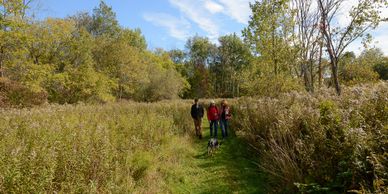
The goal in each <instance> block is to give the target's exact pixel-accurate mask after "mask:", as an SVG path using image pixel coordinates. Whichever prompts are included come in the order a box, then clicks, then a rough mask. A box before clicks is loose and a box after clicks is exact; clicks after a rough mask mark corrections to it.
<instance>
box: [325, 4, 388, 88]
mask: <svg viewBox="0 0 388 194" xmlns="http://www.w3.org/2000/svg"><path fill="white" fill-rule="evenodd" d="M346 2H347V1H346V0H318V7H319V9H320V11H321V17H322V23H321V24H320V30H321V32H322V34H323V36H324V38H325V44H326V48H327V52H328V55H329V58H330V65H331V71H332V79H333V82H334V85H335V89H336V91H337V94H338V95H340V94H341V86H340V83H339V79H338V66H339V62H340V60H341V56H342V54H343V52H344V51H345V49H346V48H347V47H348V46H349V45H350V44H351V43H352V42H354V41H355V40H357V39H358V38H361V37H364V38H368V37H370V35H369V34H367V31H368V30H370V29H374V28H376V27H377V26H378V25H379V23H380V22H381V21H383V20H384V18H382V17H381V14H380V8H382V7H384V6H385V7H387V6H388V2H387V1H385V0H358V1H357V4H356V5H355V6H353V7H352V8H351V10H350V12H349V17H350V22H349V23H348V24H347V26H345V27H339V26H335V25H334V23H335V18H336V17H337V16H338V14H339V10H340V8H341V6H343V5H344V4H345V3H346Z"/></svg>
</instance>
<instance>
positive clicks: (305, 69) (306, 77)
mask: <svg viewBox="0 0 388 194" xmlns="http://www.w3.org/2000/svg"><path fill="white" fill-rule="evenodd" d="M302 76H303V81H304V86H305V88H306V90H307V91H308V92H312V87H311V80H310V78H311V77H310V75H309V70H308V67H307V64H305V63H304V64H302Z"/></svg>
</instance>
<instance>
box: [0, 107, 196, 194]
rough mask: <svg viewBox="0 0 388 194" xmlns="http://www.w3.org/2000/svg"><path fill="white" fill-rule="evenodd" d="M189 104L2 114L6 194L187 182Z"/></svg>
mask: <svg viewBox="0 0 388 194" xmlns="http://www.w3.org/2000/svg"><path fill="white" fill-rule="evenodd" d="M188 112H189V104H187V103H184V102H178V101H176V102H162V103H158V104H139V103H118V104H109V105H98V106H95V105H77V106H56V105H50V106H47V107H40V108H33V109H10V110H1V111H0V139H1V141H0V193H45V192H47V193H54V192H60V193H85V192H87V193H89V192H92V193H94V192H98V193H108V192H112V193H166V192H171V189H170V187H169V185H171V184H173V183H174V182H179V181H181V180H183V179H184V167H183V166H182V164H181V160H184V159H186V157H189V154H190V152H191V151H192V150H191V149H192V148H191V143H190V141H191V139H190V138H189V136H190V135H191V134H190V133H191V132H190V130H189V129H188V128H187V127H188V126H191V120H190V117H188V116H187V115H188Z"/></svg>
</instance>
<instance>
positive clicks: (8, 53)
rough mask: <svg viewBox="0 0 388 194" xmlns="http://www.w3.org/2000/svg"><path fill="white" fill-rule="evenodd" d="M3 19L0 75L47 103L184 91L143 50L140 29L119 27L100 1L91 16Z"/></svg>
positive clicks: (158, 96)
mask: <svg viewBox="0 0 388 194" xmlns="http://www.w3.org/2000/svg"><path fill="white" fill-rule="evenodd" d="M7 2H8V1H7ZM7 6H8V4H7ZM10 9H11V8H10ZM7 13H8V12H7ZM4 15H7V14H4ZM4 15H3V16H4ZM11 16H12V17H11ZM4 19H6V22H5V21H3V20H2V21H1V25H3V28H1V29H0V37H1V39H2V41H1V43H0V73H1V74H0V77H6V78H8V79H10V80H12V81H16V82H19V83H20V84H22V85H25V86H27V87H29V88H31V90H32V91H34V92H44V93H47V94H48V99H49V101H50V102H55V103H76V102H79V101H83V102H107V101H113V100H115V99H123V98H125V99H134V100H146V99H151V101H155V100H162V99H172V98H177V97H178V96H179V95H180V94H181V93H182V91H183V90H184V89H185V88H187V87H188V85H187V82H186V80H185V79H184V78H182V76H180V75H179V74H178V69H176V67H175V65H174V64H173V63H172V62H171V61H170V60H169V58H168V57H167V56H166V55H165V56H158V55H157V54H154V53H151V52H149V51H146V48H147V44H146V41H145V38H144V37H143V36H142V34H141V31H140V30H138V29H135V30H131V29H125V28H122V27H120V26H119V25H118V23H117V20H116V16H115V13H114V12H113V11H112V8H111V7H109V6H108V5H106V4H105V3H104V2H103V1H101V3H100V6H99V7H98V8H96V9H95V10H94V12H93V16H90V15H89V14H88V13H79V14H76V15H75V16H70V17H68V18H66V19H51V18H48V19H46V20H44V21H34V20H31V22H29V20H27V19H25V20H23V19H17V18H14V17H13V15H12V14H11V13H10V14H8V15H7V17H6V18H4ZM5 25H6V26H5ZM3 40H4V41H3ZM165 84H167V86H164V85H165ZM157 88H161V91H158V89H157ZM142 91H144V92H142ZM145 91H146V92H145ZM147 95H154V96H152V97H151V96H150V98H148V97H146V96H147ZM139 96H141V97H139Z"/></svg>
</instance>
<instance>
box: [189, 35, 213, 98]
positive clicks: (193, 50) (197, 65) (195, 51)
mask: <svg viewBox="0 0 388 194" xmlns="http://www.w3.org/2000/svg"><path fill="white" fill-rule="evenodd" d="M186 49H187V50H188V52H187V53H188V57H189V58H190V61H189V62H188V63H187V66H188V67H187V68H188V69H189V72H188V79H189V83H190V85H191V90H190V91H189V94H187V95H188V96H189V97H209V96H210V94H211V93H212V88H211V83H210V81H211V80H210V77H209V70H208V67H209V65H211V64H213V63H214V61H215V60H216V50H217V47H216V46H215V45H214V44H213V43H211V42H210V40H209V39H208V38H204V37H199V36H195V37H193V38H190V39H189V40H188V41H187V43H186Z"/></svg>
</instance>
